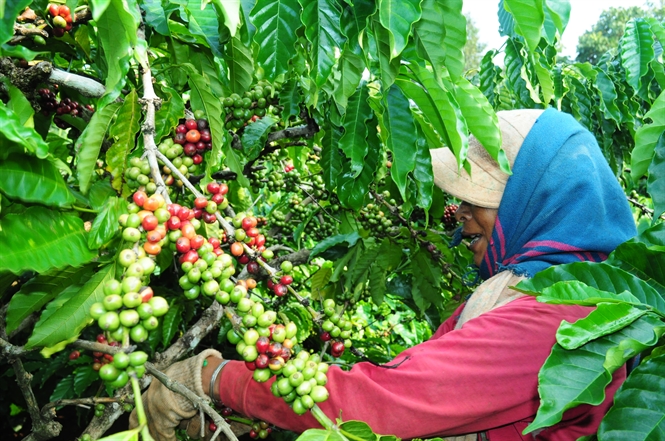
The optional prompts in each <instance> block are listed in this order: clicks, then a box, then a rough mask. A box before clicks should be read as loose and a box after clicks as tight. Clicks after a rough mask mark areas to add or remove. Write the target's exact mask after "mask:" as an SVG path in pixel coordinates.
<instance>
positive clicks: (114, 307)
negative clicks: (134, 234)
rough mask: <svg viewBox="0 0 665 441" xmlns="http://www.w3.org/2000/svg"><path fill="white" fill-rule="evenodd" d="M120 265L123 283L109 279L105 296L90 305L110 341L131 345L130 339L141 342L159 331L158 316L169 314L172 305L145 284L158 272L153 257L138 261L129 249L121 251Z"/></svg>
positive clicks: (91, 312) (93, 316) (94, 316)
mask: <svg viewBox="0 0 665 441" xmlns="http://www.w3.org/2000/svg"><path fill="white" fill-rule="evenodd" d="M118 262H119V263H120V265H121V266H123V267H124V268H125V272H124V273H123V276H122V280H116V279H110V280H108V281H106V283H104V296H105V297H104V299H103V300H102V301H101V302H96V303H93V304H92V305H91V307H90V315H91V316H92V318H93V319H95V320H97V325H98V326H99V327H100V328H101V329H102V330H103V331H105V332H106V333H107V334H108V338H109V339H110V341H116V342H123V343H128V342H129V340H130V339H131V340H132V341H134V342H136V343H142V342H144V341H146V340H147V339H148V332H149V331H153V330H155V329H157V327H158V326H159V320H158V317H161V316H163V315H164V314H166V312H167V311H168V309H169V305H168V302H167V301H166V299H164V298H163V297H159V296H155V295H154V293H153V291H152V288H150V287H149V286H145V285H144V281H146V280H147V278H148V277H149V275H150V274H152V272H153V271H154V269H155V262H154V261H153V260H152V259H151V258H150V257H147V256H144V257H140V258H138V257H137V255H136V252H134V250H132V249H129V248H128V249H124V250H122V251H120V254H119V256H118Z"/></svg>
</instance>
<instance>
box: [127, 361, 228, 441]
mask: <svg viewBox="0 0 665 441" xmlns="http://www.w3.org/2000/svg"><path fill="white" fill-rule="evenodd" d="M208 357H218V358H222V354H220V353H219V352H218V351H215V350H214V349H206V350H205V351H203V352H201V353H200V354H198V355H196V356H194V357H191V358H188V359H186V360H183V361H179V362H178V363H174V364H173V365H171V366H169V368H168V369H166V370H165V371H164V374H166V376H168V377H169V378H170V379H172V380H174V381H177V382H178V383H180V384H182V385H183V386H185V387H187V388H188V389H190V390H191V391H193V392H194V393H196V394H197V395H199V396H200V397H207V395H206V393H205V392H204V391H203V387H202V384H201V371H202V369H203V361H204V360H205V359H206V358H208ZM141 398H142V400H143V407H144V409H145V413H146V417H147V419H148V429H149V430H150V434H151V435H152V436H153V437H154V438H155V440H157V441H176V436H175V429H176V428H177V427H178V426H179V425H180V422H181V421H183V420H189V419H196V420H199V418H200V417H199V415H198V410H197V409H196V408H194V405H193V404H192V402H191V401H189V400H188V399H187V398H185V397H184V396H182V395H180V394H178V393H176V392H172V391H170V390H169V389H167V388H166V386H164V385H163V384H162V383H161V382H160V381H159V380H157V379H153V380H152V383H151V384H150V387H149V388H148V390H146V391H145V392H144V393H143V395H142V396H141ZM192 423H193V421H192ZM194 424H195V425H196V427H197V428H198V427H199V426H200V424H198V423H194ZM137 426H138V417H137V415H136V409H134V410H133V411H132V413H131V415H130V416H129V427H130V428H134V427H137ZM192 429H193V428H192ZM188 432H189V430H188ZM197 437H198V435H197Z"/></svg>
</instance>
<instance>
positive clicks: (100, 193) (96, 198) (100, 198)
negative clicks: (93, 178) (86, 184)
mask: <svg viewBox="0 0 665 441" xmlns="http://www.w3.org/2000/svg"><path fill="white" fill-rule="evenodd" d="M117 195H118V193H116V192H115V190H113V187H111V183H110V182H109V181H97V182H95V183H94V184H92V187H90V192H89V193H88V201H90V206H91V207H92V208H93V209H95V210H101V209H102V208H104V205H105V204H106V200H107V199H109V198H112V197H114V196H117Z"/></svg>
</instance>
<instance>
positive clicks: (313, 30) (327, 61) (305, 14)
mask: <svg viewBox="0 0 665 441" xmlns="http://www.w3.org/2000/svg"><path fill="white" fill-rule="evenodd" d="M300 4H301V5H302V8H303V9H302V14H301V15H300V19H301V20H302V23H303V24H304V25H305V37H307V41H309V42H310V44H311V46H310V50H309V51H308V55H309V58H310V60H311V64H310V66H311V67H310V69H311V76H312V77H313V78H314V83H315V84H316V86H317V87H319V88H320V87H322V86H323V85H324V84H325V82H326V81H327V80H328V77H329V76H330V73H331V72H332V69H333V66H335V62H336V58H335V48H338V49H341V48H342V47H343V46H344V42H345V40H346V39H345V38H344V35H343V34H342V31H341V29H340V27H339V21H340V15H341V11H340V10H339V8H338V6H337V4H336V2H335V1H333V0H300Z"/></svg>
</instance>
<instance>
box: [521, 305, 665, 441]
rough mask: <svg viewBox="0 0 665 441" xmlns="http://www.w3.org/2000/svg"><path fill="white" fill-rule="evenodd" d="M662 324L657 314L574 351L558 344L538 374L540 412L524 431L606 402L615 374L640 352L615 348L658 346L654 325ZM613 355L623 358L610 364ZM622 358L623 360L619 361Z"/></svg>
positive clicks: (550, 423)
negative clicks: (586, 405) (614, 349)
mask: <svg viewBox="0 0 665 441" xmlns="http://www.w3.org/2000/svg"><path fill="white" fill-rule="evenodd" d="M658 323H660V322H659V321H658V320H657V319H654V318H653V317H650V316H643V317H641V318H640V319H639V320H637V321H635V322H633V323H632V324H631V325H629V326H627V327H625V328H623V329H621V330H620V331H618V332H616V333H614V334H610V335H607V336H604V337H601V338H599V339H597V340H593V341H591V342H589V343H587V344H586V345H584V346H582V347H580V348H578V349H575V350H573V351H568V350H566V349H563V348H562V347H561V346H559V345H558V344H555V345H554V347H553V348H552V353H551V354H550V356H549V357H548V358H547V360H546V361H545V364H544V365H543V367H542V368H541V370H540V373H539V374H538V393H539V394H540V399H541V401H540V407H539V408H538V413H537V414H536V418H535V419H534V421H533V422H532V423H531V424H530V425H529V426H528V427H527V428H526V429H525V430H524V432H523V433H529V432H532V431H534V430H537V429H540V428H543V427H549V426H552V425H554V424H556V423H557V422H559V421H561V417H562V415H563V412H564V411H566V410H568V409H571V408H573V407H576V406H578V405H580V404H591V405H598V404H600V403H602V402H603V401H604V400H605V387H607V385H608V384H609V383H610V382H611V381H612V373H613V372H614V371H615V370H616V369H618V368H619V367H620V366H621V365H622V364H623V363H625V361H626V360H628V359H630V358H632V357H633V356H635V355H636V353H635V351H634V350H628V349H627V350H620V353H618V354H617V353H616V351H612V349H613V348H622V347H624V346H630V345H635V344H637V346H640V347H643V346H647V345H654V344H655V343H656V342H657V341H658V335H657V334H656V333H655V332H654V325H657V324H658ZM608 352H610V354H608ZM609 355H619V356H620V360H616V361H614V360H613V363H609V365H606V358H607V357H608V356H609ZM621 360H622V361H623V363H622V364H618V363H619V362H620V361H621Z"/></svg>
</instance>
